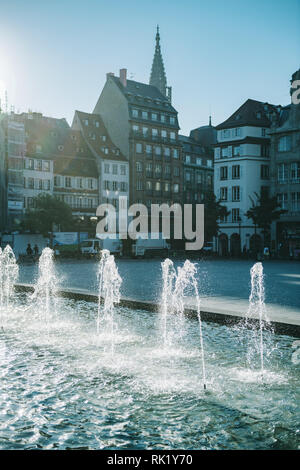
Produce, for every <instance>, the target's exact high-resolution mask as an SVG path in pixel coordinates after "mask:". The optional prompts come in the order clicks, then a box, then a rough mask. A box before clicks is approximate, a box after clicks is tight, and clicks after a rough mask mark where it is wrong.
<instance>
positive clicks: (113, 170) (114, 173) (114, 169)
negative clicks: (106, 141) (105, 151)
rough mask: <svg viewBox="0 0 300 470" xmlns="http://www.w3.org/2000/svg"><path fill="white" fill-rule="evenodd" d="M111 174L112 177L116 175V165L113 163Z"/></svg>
mask: <svg viewBox="0 0 300 470" xmlns="http://www.w3.org/2000/svg"><path fill="white" fill-rule="evenodd" d="M112 172H113V175H117V174H118V165H117V164H116V163H114V164H113V166H112Z"/></svg>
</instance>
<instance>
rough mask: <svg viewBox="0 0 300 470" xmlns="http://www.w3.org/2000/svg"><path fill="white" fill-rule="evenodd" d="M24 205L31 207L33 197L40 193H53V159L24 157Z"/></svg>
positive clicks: (27, 207)
mask: <svg viewBox="0 0 300 470" xmlns="http://www.w3.org/2000/svg"><path fill="white" fill-rule="evenodd" d="M23 176H24V191H23V194H24V207H25V208H26V209H30V208H32V207H33V198H35V197H37V196H38V195H39V194H40V193H48V194H52V193H53V161H52V160H45V159H43V158H42V156H41V158H36V157H35V158H30V157H25V165H24V171H23Z"/></svg>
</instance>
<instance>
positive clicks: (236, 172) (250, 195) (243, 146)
mask: <svg viewBox="0 0 300 470" xmlns="http://www.w3.org/2000/svg"><path fill="white" fill-rule="evenodd" d="M266 131H267V130H266V129H265V128H262V127H250V126H243V127H239V128H232V129H224V130H223V129H222V130H219V131H218V134H217V140H218V144H220V146H218V144H216V147H215V158H214V168H215V171H214V189H215V194H216V197H217V200H219V199H221V203H222V205H224V206H226V208H227V210H228V211H230V214H229V215H228V216H227V220H224V221H221V222H220V224H219V225H220V236H219V243H218V241H216V244H217V246H216V247H215V248H216V250H217V251H218V252H219V253H220V254H226V253H230V252H231V253H233V254H238V251H239V250H243V249H247V250H249V249H250V248H251V237H252V236H253V235H254V234H255V233H256V234H257V235H260V236H261V239H262V234H261V230H260V229H258V228H255V227H254V225H253V223H252V220H251V219H248V218H247V217H246V212H247V211H248V210H249V209H250V208H251V206H252V201H253V202H254V204H256V203H257V198H256V194H258V195H260V194H261V191H262V189H264V188H268V187H269V163H270V162H269V158H268V157H267V156H262V155H267V154H268V151H267V150H266V141H265V139H266V137H267V135H266V134H267V132H266ZM249 137H250V138H251V137H254V138H255V139H254V141H253V142H251V139H250V141H249V139H247V138H249ZM258 138H263V140H262V143H261V144H260V142H259V140H258ZM244 139H246V141H245V142H241V143H240V144H237V145H235V143H234V141H235V140H239V141H241V140H244ZM226 142H228V146H226V145H224V144H225V143H226ZM220 238H221V239H222V243H220ZM226 244H227V246H225V245H226Z"/></svg>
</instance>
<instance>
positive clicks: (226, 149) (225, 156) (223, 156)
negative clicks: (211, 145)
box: [222, 147, 228, 158]
mask: <svg viewBox="0 0 300 470" xmlns="http://www.w3.org/2000/svg"><path fill="white" fill-rule="evenodd" d="M227 157H228V147H223V148H222V158H227Z"/></svg>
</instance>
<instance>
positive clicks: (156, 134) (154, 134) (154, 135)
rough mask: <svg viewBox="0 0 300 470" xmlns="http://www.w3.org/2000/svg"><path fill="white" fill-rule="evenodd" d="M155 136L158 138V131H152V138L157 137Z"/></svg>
mask: <svg viewBox="0 0 300 470" xmlns="http://www.w3.org/2000/svg"><path fill="white" fill-rule="evenodd" d="M157 136H158V130H157V129H152V137H157Z"/></svg>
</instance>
